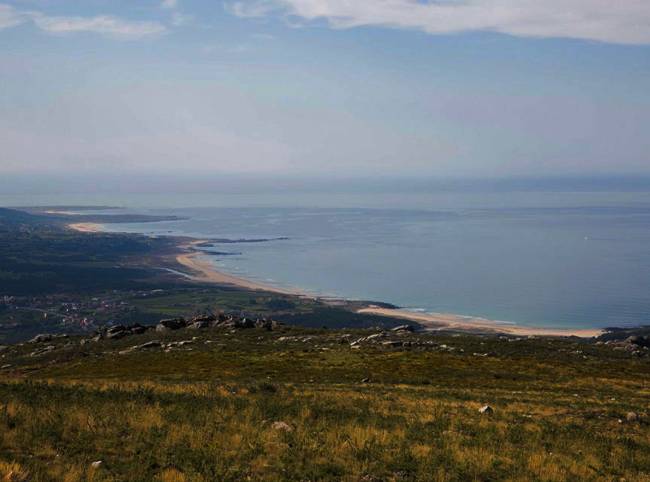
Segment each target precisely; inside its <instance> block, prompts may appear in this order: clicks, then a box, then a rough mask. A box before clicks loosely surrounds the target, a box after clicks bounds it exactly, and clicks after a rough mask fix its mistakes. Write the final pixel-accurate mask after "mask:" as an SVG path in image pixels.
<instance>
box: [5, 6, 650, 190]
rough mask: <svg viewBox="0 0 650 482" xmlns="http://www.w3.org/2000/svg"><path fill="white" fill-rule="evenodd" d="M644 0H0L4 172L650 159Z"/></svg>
mask: <svg viewBox="0 0 650 482" xmlns="http://www.w3.org/2000/svg"><path fill="white" fill-rule="evenodd" d="M649 86H650V2H648V1H647V0H618V1H616V2H612V1H611V0H607V1H606V0H465V1H461V0H438V1H427V0H354V1H350V0H249V1H234V0H233V1H231V0H227V1H220V0H137V1H134V0H83V1H81V0H77V1H72V0H0V177H5V179H8V178H9V177H10V176H30V175H46V176H48V175H51V176H59V177H61V176H63V177H65V176H66V175H114V174H115V173H122V174H123V175H130V173H133V174H134V175H135V174H139V175H141V174H142V173H152V174H156V175H160V176H171V178H172V179H173V176H174V175H181V174H182V175H183V176H188V175H190V176H191V175H195V176H197V177H201V176H220V175H223V176H225V177H226V178H227V176H240V175H241V176H245V175H252V174H255V175H259V174H262V175H269V176H270V175H273V176H298V177H299V176H303V175H304V176H315V177H318V176H323V177H327V176H334V177H336V178H346V177H355V176H364V175H371V176H373V177H384V178H388V179H389V178H391V177H394V176H407V177H408V176H412V177H416V178H422V177H438V178H445V177H454V178H498V177H519V176H523V177H525V176H546V177H548V176H574V177H575V176H598V175H605V176H606V175H614V174H615V175H617V176H618V175H629V176H637V175H650V154H649V153H650V134H649V132H650V130H649V128H648V126H650V88H649Z"/></svg>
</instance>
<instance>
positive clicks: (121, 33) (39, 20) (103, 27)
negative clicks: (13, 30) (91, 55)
mask: <svg viewBox="0 0 650 482" xmlns="http://www.w3.org/2000/svg"><path fill="white" fill-rule="evenodd" d="M29 21H31V22H32V23H33V24H34V25H35V26H36V27H38V28H39V29H40V30H42V31H44V32H47V33H51V34H66V33H75V32H93V33H97V34H101V35H105V36H109V37H114V38H120V39H138V38H142V37H147V36H151V35H157V34H161V33H164V32H165V31H166V30H167V29H166V27H165V26H164V25H162V24H161V23H158V22H145V21H133V20H126V19H122V18H119V17H114V16H111V15H99V16H95V17H66V16H49V15H45V14H43V13H41V12H34V11H18V10H16V9H14V8H12V7H11V6H9V5H5V4H0V30H2V29H5V28H10V27H15V26H17V25H20V24H23V23H26V22H29Z"/></svg>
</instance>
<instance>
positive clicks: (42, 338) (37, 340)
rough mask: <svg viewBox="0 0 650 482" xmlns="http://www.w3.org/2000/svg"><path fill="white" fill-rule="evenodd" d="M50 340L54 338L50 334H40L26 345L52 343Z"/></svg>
mask: <svg viewBox="0 0 650 482" xmlns="http://www.w3.org/2000/svg"><path fill="white" fill-rule="evenodd" d="M52 338H54V336H52V335H50V334H41V335H36V336H35V337H34V338H32V339H31V340H29V341H28V342H27V343H45V342H46V341H52Z"/></svg>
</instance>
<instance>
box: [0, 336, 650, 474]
mask: <svg viewBox="0 0 650 482" xmlns="http://www.w3.org/2000/svg"><path fill="white" fill-rule="evenodd" d="M372 333H376V330H366V331H363V330H362V331H359V330H356V331H355V330H352V331H349V330H348V331H340V330H309V329H304V328H297V327H284V328H282V327H281V328H280V329H279V330H274V331H271V332H269V331H266V330H261V329H250V330H241V331H233V330H221V329H206V330H190V329H183V330H179V331H177V332H173V333H171V334H164V335H163V334H160V333H156V332H149V333H147V334H144V335H137V336H131V337H128V338H125V339H122V340H119V341H99V342H91V341H87V340H83V341H82V340H81V339H79V338H67V339H66V338H62V339H55V340H54V341H52V342H46V343H41V344H38V343H37V344H25V345H22V346H12V347H9V348H7V349H6V350H5V351H4V352H3V354H2V357H3V358H2V363H3V364H4V366H3V368H2V370H1V371H0V374H1V380H2V381H1V382H0V433H1V434H2V435H1V438H0V470H4V471H5V473H7V472H9V471H11V470H13V471H14V480H70V481H73V480H89V479H91V480H128V481H140V480H142V481H148V480H167V481H172V480H173V481H180V480H201V481H212V480H232V481H239V480H301V481H302V480H355V481H356V480H364V481H369V480H425V481H429V480H621V479H625V480H629V481H631V480H647V479H648V477H650V426H649V425H648V424H647V423H646V420H647V418H646V417H647V415H648V414H647V409H648V405H647V404H648V395H649V394H650V386H649V380H650V363H648V359H647V358H634V357H630V356H629V354H627V353H625V352H622V351H615V350H612V349H611V348H610V347H608V346H596V345H593V344H589V343H586V342H580V341H573V340H559V339H558V340H546V339H534V340H529V339H513V338H503V337H495V336H490V337H488V336H486V337H480V336H453V335H442V334H441V335H421V334H408V333H404V334H402V335H396V334H389V335H386V336H384V338H381V340H394V339H398V340H400V341H401V342H406V346H402V347H399V348H390V347H388V346H387V345H385V344H382V342H378V343H371V342H367V343H361V348H356V349H355V348H352V346H351V344H350V342H352V341H354V340H356V339H358V338H360V337H366V336H368V335H370V334H372ZM151 340H159V341H161V342H162V343H163V348H159V347H156V348H151V349H142V350H134V351H128V352H125V353H122V354H121V353H120V352H124V351H125V349H128V348H129V347H131V346H134V345H140V344H142V343H145V342H146V341H151ZM181 340H185V341H191V343H189V344H186V345H184V346H179V345H178V344H177V345H174V344H173V342H175V341H176V342H177V341H181ZM169 343H172V345H167V344H169ZM47 346H53V347H54V348H48V349H47V350H49V351H44V348H46V347H47ZM165 346H169V348H167V349H166V351H165V349H164V347H165ZM34 353H36V354H34ZM7 365H11V366H7ZM486 403H488V404H490V405H491V406H492V407H494V413H493V414H491V415H481V414H480V413H479V412H478V409H479V407H481V406H482V405H483V404H486ZM628 412H635V413H636V414H638V415H639V417H640V420H637V419H633V418H631V419H630V420H629V421H628V420H627V418H626V417H627V415H628ZM619 420H620V421H619ZM279 422H282V423H279ZM97 460H101V461H102V462H103V463H102V464H101V466H100V467H99V468H97V469H95V468H92V467H91V463H92V462H93V461H97ZM21 477H22V479H21Z"/></svg>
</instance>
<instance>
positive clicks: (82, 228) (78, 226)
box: [68, 223, 104, 233]
mask: <svg viewBox="0 0 650 482" xmlns="http://www.w3.org/2000/svg"><path fill="white" fill-rule="evenodd" d="M68 227H69V228H70V229H74V230H75V231H79V232H80V233H101V232H102V231H103V230H104V225H102V224H98V223H72V224H68Z"/></svg>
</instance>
